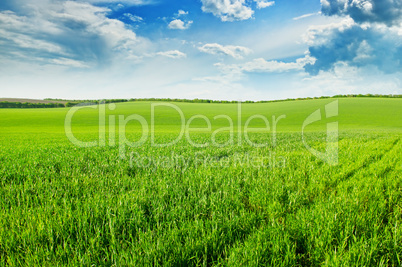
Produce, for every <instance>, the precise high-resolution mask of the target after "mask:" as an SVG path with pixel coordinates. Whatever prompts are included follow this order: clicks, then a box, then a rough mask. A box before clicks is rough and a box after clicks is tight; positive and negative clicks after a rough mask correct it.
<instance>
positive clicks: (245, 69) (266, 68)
mask: <svg viewBox="0 0 402 267" xmlns="http://www.w3.org/2000/svg"><path fill="white" fill-rule="evenodd" d="M314 62H315V59H314V58H312V57H310V56H308V55H306V56H305V57H303V58H299V59H297V60H296V61H295V62H281V61H276V60H270V61H267V60H265V59H263V58H256V59H254V60H252V61H249V62H246V63H242V64H232V65H226V64H222V63H216V64H215V66H216V67H218V68H219V69H220V70H221V71H222V72H223V73H225V74H228V73H252V72H257V73H258V72H267V73H270V72H277V73H280V72H287V71H303V70H304V69H303V67H304V65H306V64H309V63H310V64H314Z"/></svg>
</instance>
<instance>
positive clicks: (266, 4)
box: [254, 0, 275, 9]
mask: <svg viewBox="0 0 402 267" xmlns="http://www.w3.org/2000/svg"><path fill="white" fill-rule="evenodd" d="M254 1H255V2H257V8H258V9H261V8H266V7H270V6H273V5H275V1H266V0H254Z"/></svg>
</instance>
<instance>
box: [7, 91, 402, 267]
mask: <svg viewBox="0 0 402 267" xmlns="http://www.w3.org/2000/svg"><path fill="white" fill-rule="evenodd" d="M333 100H334V99H319V100H306V101H294V102H291V101H290V102H278V103H265V104H243V105H242V119H241V121H242V129H244V123H245V121H246V120H247V118H249V117H250V116H252V115H256V114H262V115H264V116H266V117H267V118H268V120H269V121H270V123H272V115H275V116H276V117H278V116H280V115H286V118H285V119H282V120H280V121H279V122H278V125H277V131H278V133H277V135H276V143H274V142H273V140H272V135H273V132H272V128H271V129H270V131H267V132H265V133H258V132H257V131H254V133H252V134H250V136H251V139H252V140H253V141H255V142H256V143H264V142H268V144H269V145H268V146H267V147H263V148H256V147H253V146H250V145H249V144H248V143H247V142H245V141H244V137H243V139H242V144H241V145H240V144H239V140H238V139H237V134H238V130H239V129H238V122H239V121H238V118H237V108H238V106H237V105H236V104H196V103H175V105H177V106H178V107H180V109H181V110H182V111H183V113H184V114H185V116H186V121H188V120H189V119H190V117H191V116H193V115H196V114H202V115H205V116H206V117H207V118H209V119H210V120H211V123H212V130H211V131H208V130H205V129H204V130H203V131H201V132H198V133H196V132H192V133H191V137H192V139H193V140H196V141H197V142H198V143H204V142H211V134H212V132H213V131H214V130H217V129H220V128H222V127H228V121H227V120H225V119H219V120H214V119H213V117H214V116H216V115H220V114H226V115H228V116H229V117H231V118H232V120H233V124H234V131H235V133H234V134H235V138H234V141H233V143H232V144H231V145H227V146H225V147H222V148H220V147H215V146H208V147H205V148H197V147H194V146H191V145H190V144H189V143H188V142H187V141H186V139H185V138H183V139H182V140H181V141H180V142H179V143H177V144H176V145H174V146H169V147H155V146H152V145H151V143H150V139H149V138H148V140H147V142H146V143H145V144H144V145H142V146H140V147H136V148H131V147H127V148H126V151H125V152H126V153H125V155H126V156H127V157H126V159H122V158H121V157H120V156H121V155H120V154H119V147H118V143H119V142H118V127H116V133H115V134H116V140H115V141H116V145H115V146H111V143H110V142H109V141H108V139H109V124H107V127H106V129H107V130H106V137H107V142H106V145H105V146H103V147H99V146H95V147H91V148H80V147H76V146H74V145H73V144H71V143H70V142H69V141H68V139H67V137H66V135H65V132H64V119H65V116H66V114H67V112H68V110H69V109H51V110H50V109H29V110H23V109H4V110H0V162H1V165H0V218H1V220H0V265H11V266H14V265H16V266H20V265H24V266H25V265H35V266H37V265H38V266H41V265H45V266H55V265H56V266H57V265H64V266H71V265H84V266H90V265H96V266H98V265H101V266H143V265H145V266H154V265H163V266H188V265H206V266H212V265H222V266H256V265H275V266H318V265H325V266H378V265H382V266H399V265H401V264H402V256H401V255H402V247H401V246H400V244H401V243H402V230H401V228H400V226H401V223H402V205H401V203H402V190H401V188H402V157H401V154H402V142H401V136H402V99H382V98H381V99H380V98H378V99H377V98H353V99H349V98H341V99H339V115H338V116H337V117H334V118H329V119H324V120H322V121H320V122H317V123H314V124H311V125H309V126H307V127H306V131H307V132H306V133H305V136H306V137H307V140H308V144H309V145H311V146H312V147H314V148H315V149H318V150H321V151H324V149H325V145H326V143H325V140H326V139H325V137H326V135H325V131H326V123H329V122H333V121H338V123H339V131H340V133H339V164H338V165H336V166H330V165H328V164H327V163H325V162H323V161H321V160H319V159H317V158H316V157H314V156H313V155H312V154H310V153H309V152H308V150H307V149H306V148H305V147H304V145H303V143H302V138H301V127H302V124H303V121H304V120H305V119H306V118H307V117H308V116H309V114H311V113H312V112H314V111H315V110H317V109H321V110H322V114H323V115H324V114H325V113H324V106H325V105H326V104H328V103H330V102H332V101H333ZM150 107H151V103H149V102H135V103H120V104H116V108H115V110H107V112H106V115H107V120H106V121H107V122H108V121H109V116H111V115H114V116H115V118H116V121H118V120H119V118H118V116H119V115H124V116H125V117H127V116H129V115H131V114H139V115H141V116H143V117H144V118H145V119H146V120H147V121H148V123H149V122H150V117H151V114H150ZM156 111H157V112H156V114H157V116H156V118H155V121H156V126H155V130H156V139H157V141H158V142H162V141H166V142H169V141H171V140H173V139H174V138H175V137H176V136H177V134H178V132H179V130H180V125H179V122H180V120H179V118H178V116H177V112H175V111H173V110H172V109H168V108H163V107H160V108H156ZM97 112H98V111H97V110H94V109H90V108H85V109H82V110H79V111H77V113H76V114H75V116H74V117H73V120H72V127H73V132H74V133H75V135H76V136H77V137H78V138H80V139H81V140H86V141H90V140H96V139H97V137H98V113H97ZM324 117H325V116H324ZM205 126H206V123H205V122H204V121H203V120H200V119H198V120H194V121H193V123H192V124H191V127H193V128H195V127H205ZM250 127H263V123H262V120H257V119H256V120H253V121H252V122H251V123H250ZM126 130H127V133H126V134H127V136H128V138H129V139H130V140H132V141H134V140H138V139H139V135H140V133H141V128H140V126H139V124H138V123H136V122H130V123H128V125H127V129H126ZM216 137H217V140H218V141H219V142H220V143H224V142H226V141H227V140H229V139H230V136H229V133H228V132H221V133H219V134H218V135H217V136H216ZM130 153H134V154H131V160H130Z"/></svg>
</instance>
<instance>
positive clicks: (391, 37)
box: [0, 0, 402, 100]
mask: <svg viewBox="0 0 402 267" xmlns="http://www.w3.org/2000/svg"><path fill="white" fill-rule="evenodd" d="M401 18H402V2H401V1H400V0H377V1H373V0H322V1H319V0H317V1H314V0H309V1H306V0H288V1H285V0H278V1H271V0H198V1H184V0H180V1H163V0H125V1H119V0H114V1H113V0H75V1H73V0H70V1H65V0H37V1H35V2H33V1H29V0H2V2H0V97H24V98H25V97H29V98H46V97H53V98H68V99H71V98H73V99H82V98H85V99H100V98H142V97H170V98H208V99H231V100H247V99H250V100H262V99H264V100H266V99H281V98H295V97H306V96H321V95H335V94H351V93H363V94H366V93H378V94H401V93H402V90H401V87H402V75H401V74H402V73H401V70H402V68H401V67H402V66H401V65H402V26H401V22H402V20H401Z"/></svg>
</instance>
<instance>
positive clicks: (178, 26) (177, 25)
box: [168, 19, 193, 30]
mask: <svg viewBox="0 0 402 267" xmlns="http://www.w3.org/2000/svg"><path fill="white" fill-rule="evenodd" d="M192 23H193V22H192V21H191V20H190V21H187V22H184V21H182V20H180V19H174V20H172V21H171V22H170V23H169V25H168V28H169V29H172V30H187V29H188V28H190V26H191V24H192Z"/></svg>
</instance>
